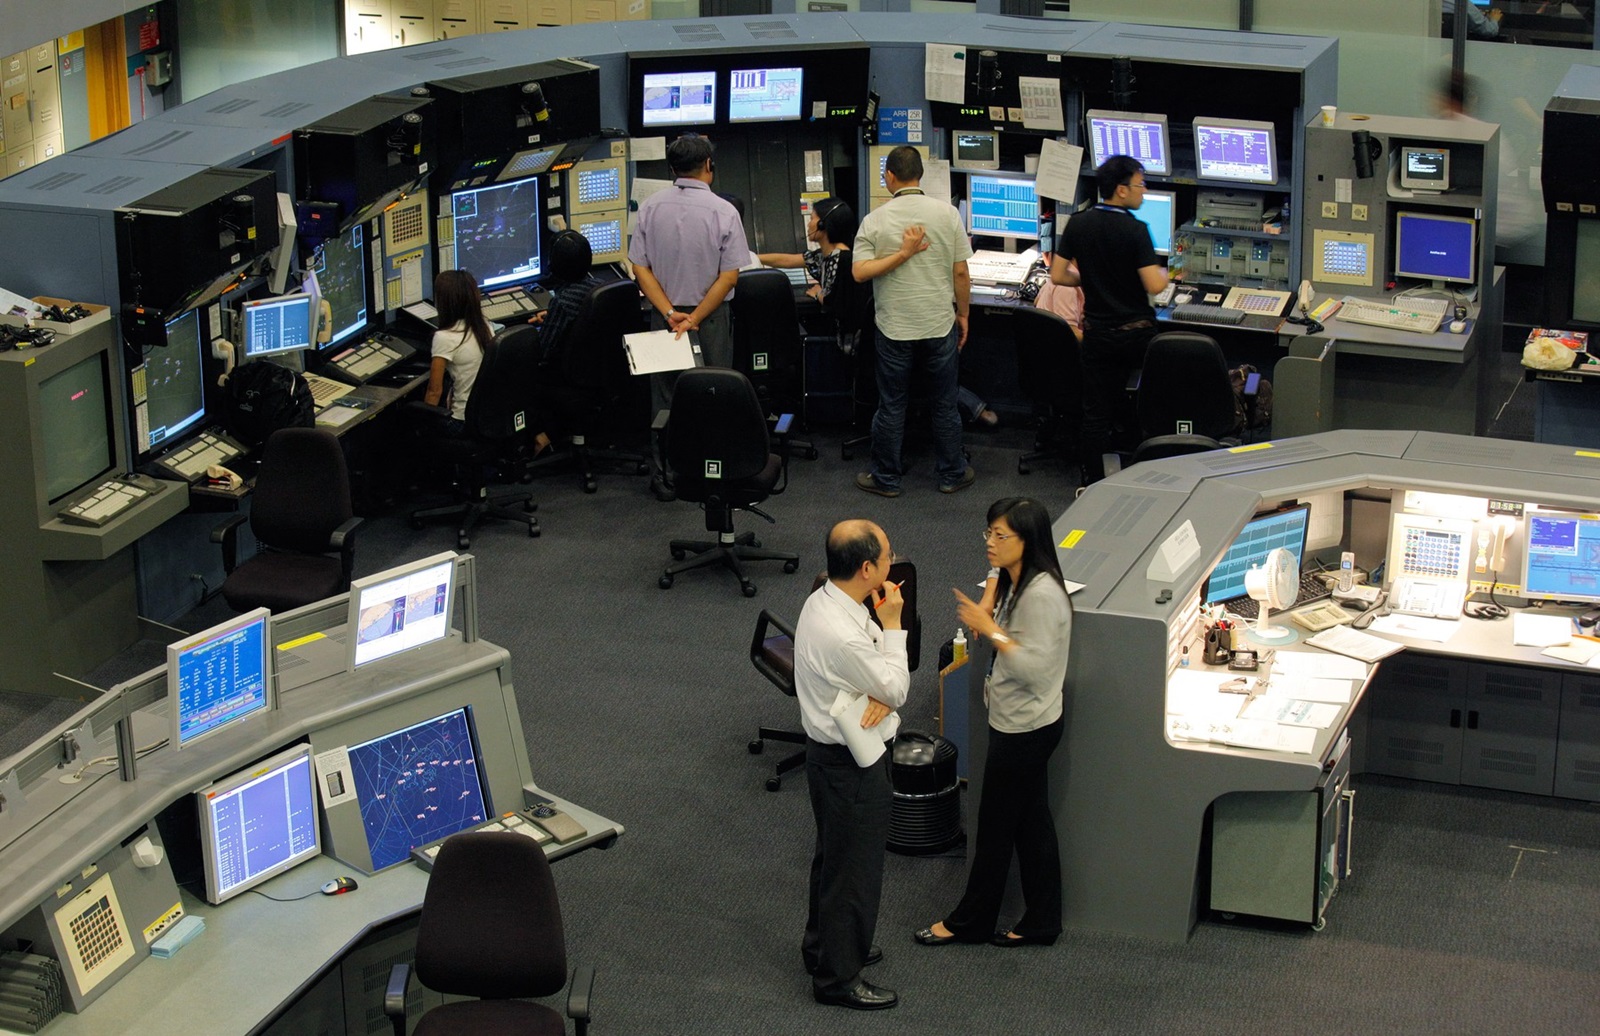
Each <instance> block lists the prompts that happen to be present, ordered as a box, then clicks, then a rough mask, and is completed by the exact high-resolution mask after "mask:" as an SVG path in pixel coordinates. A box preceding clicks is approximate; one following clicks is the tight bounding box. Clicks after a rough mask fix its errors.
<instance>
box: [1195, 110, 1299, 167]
mask: <svg viewBox="0 0 1600 1036" xmlns="http://www.w3.org/2000/svg"><path fill="white" fill-rule="evenodd" d="M1194 160H1195V173H1196V175H1197V176H1198V177H1199V178H1200V179H1202V180H1227V181H1230V182H1232V183H1266V184H1274V183H1277V182H1278V143H1277V138H1276V136H1275V135H1274V132H1273V127H1272V123H1270V122H1251V121H1249V120H1247V119H1208V118H1203V117H1202V118H1197V119H1195V120H1194Z"/></svg>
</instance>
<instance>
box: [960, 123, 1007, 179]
mask: <svg viewBox="0 0 1600 1036" xmlns="http://www.w3.org/2000/svg"><path fill="white" fill-rule="evenodd" d="M950 165H951V166H952V167H953V168H956V169H999V168H1000V134H998V133H996V132H995V131H994V130H951V131H950Z"/></svg>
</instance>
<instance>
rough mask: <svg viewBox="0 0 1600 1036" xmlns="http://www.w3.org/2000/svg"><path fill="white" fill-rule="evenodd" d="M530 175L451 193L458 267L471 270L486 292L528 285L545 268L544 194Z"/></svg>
mask: <svg viewBox="0 0 1600 1036" xmlns="http://www.w3.org/2000/svg"><path fill="white" fill-rule="evenodd" d="M542 183H543V180H542V178H540V177H537V176H534V177H529V178H528V179H526V180H512V181H509V182H507V183H494V184H488V185H486V186H483V187H469V188H467V189H466V190H461V191H455V192H453V193H451V195H450V215H451V220H450V227H451V230H450V244H451V247H452V248H453V249H454V250H455V256H456V261H455V268H456V269H458V270H470V271H472V275H473V276H474V277H476V278H477V279H478V286H479V287H480V288H482V289H483V290H485V291H488V290H489V289H491V288H501V287H506V286H508V285H512V284H525V283H528V282H530V281H532V280H534V279H535V278H537V277H538V276H539V274H540V273H542V272H543V266H542V265H541V260H540V255H539V194H540V189H541V186H542Z"/></svg>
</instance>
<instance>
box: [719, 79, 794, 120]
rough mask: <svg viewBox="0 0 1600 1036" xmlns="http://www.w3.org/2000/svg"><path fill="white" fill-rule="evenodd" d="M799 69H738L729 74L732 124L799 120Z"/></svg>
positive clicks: (730, 118) (729, 104)
mask: <svg viewBox="0 0 1600 1036" xmlns="http://www.w3.org/2000/svg"><path fill="white" fill-rule="evenodd" d="M802 77H803V70H802V69H799V68H735V69H733V70H731V71H730V72H729V73H728V121H729V122H794V121H796V120H798V119H799V118H800V83H801V79H802Z"/></svg>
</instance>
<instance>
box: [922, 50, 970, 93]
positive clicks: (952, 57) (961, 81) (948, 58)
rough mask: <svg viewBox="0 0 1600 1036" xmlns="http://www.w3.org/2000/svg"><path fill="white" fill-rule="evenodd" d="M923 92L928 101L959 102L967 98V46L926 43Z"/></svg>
mask: <svg viewBox="0 0 1600 1036" xmlns="http://www.w3.org/2000/svg"><path fill="white" fill-rule="evenodd" d="M922 87H923V92H924V93H926V94H927V95H928V100H930V101H948V102H949V103H951V104H961V103H963V102H964V101H966V99H967V48H966V47H949V46H945V45H944V44H940V43H930V44H928V51H927V67H926V69H925V70H924V71H923V73H922Z"/></svg>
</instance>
